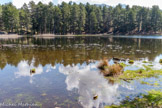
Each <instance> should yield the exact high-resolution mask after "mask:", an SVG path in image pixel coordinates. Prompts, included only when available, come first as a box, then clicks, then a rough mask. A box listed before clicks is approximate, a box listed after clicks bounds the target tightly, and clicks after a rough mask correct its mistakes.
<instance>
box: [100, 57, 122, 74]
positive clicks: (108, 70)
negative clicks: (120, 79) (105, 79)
mask: <svg viewBox="0 0 162 108" xmlns="http://www.w3.org/2000/svg"><path fill="white" fill-rule="evenodd" d="M98 69H100V71H101V72H102V73H103V74H104V76H117V75H120V74H121V73H122V72H123V66H121V65H120V64H113V65H109V64H108V61H107V60H106V59H104V60H102V61H101V63H100V64H99V66H98Z"/></svg>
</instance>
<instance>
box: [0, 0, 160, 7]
mask: <svg viewBox="0 0 162 108" xmlns="http://www.w3.org/2000/svg"><path fill="white" fill-rule="evenodd" d="M29 1H31V0H0V4H4V3H8V2H13V4H14V5H15V6H16V7H17V8H20V7H21V6H22V5H23V4H24V3H27V4H28V3H29ZM33 1H35V2H36V3H38V2H39V1H42V2H43V3H48V2H50V1H52V2H53V3H54V4H58V3H61V2H62V1H65V2H69V1H74V2H77V3H79V2H82V3H86V2H89V3H91V4H107V5H111V6H115V5H117V4H119V3H121V4H126V5H130V6H132V5H139V6H145V7H152V6H153V5H158V6H159V7H160V8H161V9H162V0H33Z"/></svg>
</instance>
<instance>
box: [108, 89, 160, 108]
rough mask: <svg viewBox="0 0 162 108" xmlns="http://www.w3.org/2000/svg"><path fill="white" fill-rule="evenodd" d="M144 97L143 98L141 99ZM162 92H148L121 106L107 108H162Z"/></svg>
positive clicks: (124, 102) (125, 101)
mask: <svg viewBox="0 0 162 108" xmlns="http://www.w3.org/2000/svg"><path fill="white" fill-rule="evenodd" d="M140 97H142V98H140ZM161 107H162V91H155V90H152V91H148V94H142V95H140V96H138V97H136V98H134V99H133V100H130V99H129V98H127V99H126V100H124V101H122V102H121V104H120V105H111V106H105V108H161Z"/></svg>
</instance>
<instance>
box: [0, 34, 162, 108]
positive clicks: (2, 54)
mask: <svg viewBox="0 0 162 108" xmlns="http://www.w3.org/2000/svg"><path fill="white" fill-rule="evenodd" d="M0 43H1V44H3V48H1V49H0V103H6V104H8V103H15V104H17V103H29V104H32V103H34V104H36V105H37V107H38V106H41V107H43V108H54V107H60V108H82V107H85V108H92V107H96V108H99V107H100V108H103V107H104V106H105V105H111V104H119V103H120V101H121V100H123V99H125V97H126V96H130V98H134V97H135V96H137V95H139V94H140V93H145V92H146V90H151V89H158V90H160V89H162V86H161V78H162V77H161V76H160V77H159V78H146V79H142V80H144V81H148V82H149V81H150V82H152V83H154V82H155V81H156V82H157V83H159V84H160V85H159V86H156V87H155V86H150V85H142V84H141V83H140V81H138V80H135V81H132V82H131V83H128V82H124V81H122V82H120V83H115V84H112V83H109V81H108V80H106V79H105V78H104V76H103V75H102V74H101V73H100V72H99V70H98V69H97V65H98V63H99V60H100V59H102V58H104V57H106V58H107V59H108V60H109V62H110V64H111V63H113V61H112V60H111V58H112V57H118V58H124V59H128V58H129V59H133V60H135V64H137V65H138V64H139V62H141V60H148V61H152V62H153V64H154V68H158V69H162V66H161V65H160V64H158V61H159V60H160V59H162V38H157V37H155V38H153V37H150V38H148V36H147V37H145V38H144V37H141V38H139V37H135V36H134V37H133V38H132V37H125V36H123V37H118V36H116V37H57V38H49V39H45V38H19V39H0ZM127 68H128V69H130V68H131V69H133V67H127ZM31 69H35V70H36V73H30V70H31ZM95 95H98V99H96V100H93V97H94V96H95ZM2 107H3V106H2ZM20 107H21V106H20Z"/></svg>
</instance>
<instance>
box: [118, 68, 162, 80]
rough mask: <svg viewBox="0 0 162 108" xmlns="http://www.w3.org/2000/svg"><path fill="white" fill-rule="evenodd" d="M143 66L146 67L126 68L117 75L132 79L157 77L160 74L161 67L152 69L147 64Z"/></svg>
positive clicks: (120, 77)
mask: <svg viewBox="0 0 162 108" xmlns="http://www.w3.org/2000/svg"><path fill="white" fill-rule="evenodd" d="M145 68H146V69H138V70H126V71H124V72H123V74H122V75H120V76H119V79H125V80H134V79H140V78H150V77H158V76H159V75H162V69H161V70H152V69H151V68H149V67H147V66H146V67H145Z"/></svg>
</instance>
